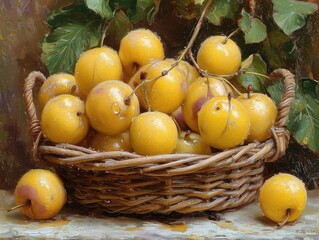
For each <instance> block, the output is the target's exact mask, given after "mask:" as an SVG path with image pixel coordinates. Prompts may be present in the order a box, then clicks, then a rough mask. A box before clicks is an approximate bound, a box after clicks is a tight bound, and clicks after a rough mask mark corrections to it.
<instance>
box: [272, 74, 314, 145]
mask: <svg viewBox="0 0 319 240" xmlns="http://www.w3.org/2000/svg"><path fill="white" fill-rule="evenodd" d="M305 81H306V82H304V83H301V84H297V85H296V89H295V90H296V92H295V99H294V102H293V104H292V106H291V109H290V112H289V118H288V123H287V129H288V130H289V131H290V133H291V134H292V135H293V137H294V138H295V139H296V141H297V142H298V143H299V144H300V145H304V146H307V147H309V148H310V149H311V150H313V151H318V150H319V141H318V139H319V118H318V114H319V101H318V95H317V93H316V92H315V91H316V90H315V87H314V86H315V85H316V83H313V82H312V83H311V82H310V81H311V80H305ZM317 86H318V84H317ZM283 89H284V87H283V83H282V82H279V81H275V82H272V83H271V85H270V86H268V87H267V92H268V93H269V94H270V95H271V97H272V99H274V100H275V102H276V104H277V105H278V103H279V102H280V99H281V96H282V93H283ZM314 96H315V97H314Z"/></svg>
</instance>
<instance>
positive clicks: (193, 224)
mask: <svg viewBox="0 0 319 240" xmlns="http://www.w3.org/2000/svg"><path fill="white" fill-rule="evenodd" d="M0 200H1V201H0V239H13V238H14V239H16V238H18V239H147V240H153V239H196V240H199V239H319V191H312V192H308V204H307V208H306V210H305V212H304V214H303V215H302V217H301V218H300V219H299V220H298V221H297V222H296V223H295V224H293V225H287V226H284V227H282V228H280V229H279V228H277V227H276V225H275V224H274V223H272V222H271V221H269V220H267V219H265V218H264V217H263V216H262V213H261V212H260V209H259V207H258V203H257V202H254V203H252V204H250V205H248V206H246V207H244V208H242V209H240V210H237V211H235V212H228V213H225V214H222V215H220V217H221V218H220V220H219V221H215V220H210V219H208V218H207V217H184V218H180V219H177V220H175V221H170V222H167V221H165V220H164V221H163V220H160V221H158V220H140V219H134V218H127V217H98V218H97V217H89V216H83V215H79V214H77V212H76V211H75V210H73V209H72V210H70V209H67V208H66V209H64V210H63V211H62V212H61V213H60V214H59V215H58V216H56V217H55V218H54V219H52V220H46V221H31V220H28V219H27V218H26V217H24V216H23V215H22V214H21V213H20V211H15V212H10V213H7V212H6V209H7V208H8V207H9V206H12V205H14V197H13V195H12V193H10V192H7V191H3V190H0Z"/></svg>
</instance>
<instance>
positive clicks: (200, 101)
mask: <svg viewBox="0 0 319 240" xmlns="http://www.w3.org/2000/svg"><path fill="white" fill-rule="evenodd" d="M206 101H207V98H206V97H201V98H199V99H198V100H197V101H196V102H195V103H194V105H193V118H194V119H195V121H196V122H197V121H198V112H199V111H200V110H201V109H202V106H203V105H204V103H205V102H206Z"/></svg>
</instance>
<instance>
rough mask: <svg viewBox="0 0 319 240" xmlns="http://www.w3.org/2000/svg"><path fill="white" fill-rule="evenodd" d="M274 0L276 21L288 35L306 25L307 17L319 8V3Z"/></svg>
mask: <svg viewBox="0 0 319 240" xmlns="http://www.w3.org/2000/svg"><path fill="white" fill-rule="evenodd" d="M272 2H273V4H274V13H273V17H274V20H275V23H276V24H277V25H278V26H279V27H280V28H281V29H282V30H283V31H284V33H285V34H287V35H290V34H292V33H293V32H294V31H296V30H298V29H300V28H301V27H302V26H303V25H305V22H306V20H305V19H306V17H307V16H308V15H310V14H312V13H314V12H315V11H316V10H317V9H318V5H317V4H314V3H308V2H301V1H295V0H272Z"/></svg>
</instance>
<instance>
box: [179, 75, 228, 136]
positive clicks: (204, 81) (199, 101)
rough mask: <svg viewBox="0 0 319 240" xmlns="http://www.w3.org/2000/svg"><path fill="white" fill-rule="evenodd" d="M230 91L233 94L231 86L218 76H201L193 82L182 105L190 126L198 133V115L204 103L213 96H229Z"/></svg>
mask: <svg viewBox="0 0 319 240" xmlns="http://www.w3.org/2000/svg"><path fill="white" fill-rule="evenodd" d="M229 93H230V94H232V90H231V88H230V87H229V86H228V85H227V84H226V83H224V82H223V81H221V80H219V79H217V78H202V77H200V78H198V79H197V80H196V81H195V82H193V83H192V84H191V85H190V86H189V88H188V90H187V94H186V99H185V101H184V103H183V105H182V113H183V118H184V121H185V122H186V124H187V125H188V126H189V128H190V129H192V130H193V131H194V132H197V133H198V132H199V129H198V116H197V115H198V112H199V111H200V110H201V108H202V107H203V105H204V104H205V103H206V102H207V101H208V100H209V99H211V98H214V97H218V96H227V95H228V94H229Z"/></svg>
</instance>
